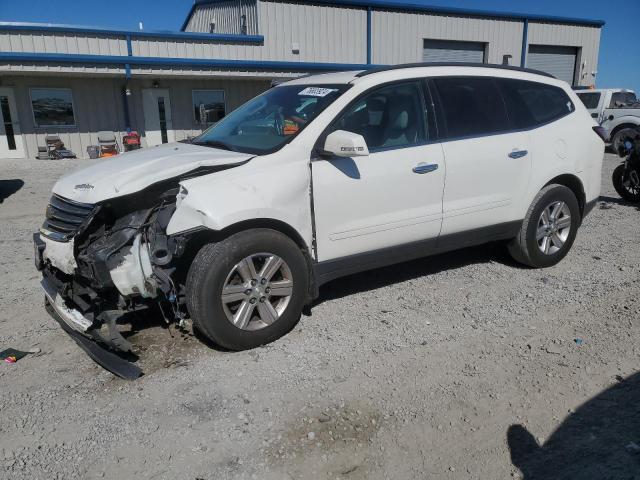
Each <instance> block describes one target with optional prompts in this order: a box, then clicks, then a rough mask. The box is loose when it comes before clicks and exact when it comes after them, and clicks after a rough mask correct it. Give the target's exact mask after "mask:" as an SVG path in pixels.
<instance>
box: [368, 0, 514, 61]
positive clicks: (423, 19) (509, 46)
mask: <svg viewBox="0 0 640 480" xmlns="http://www.w3.org/2000/svg"><path fill="white" fill-rule="evenodd" d="M372 27H373V28H372V49H373V51H372V55H373V58H372V62H373V63H381V64H397V63H411V62H419V61H421V60H422V47H423V41H424V40H425V39H431V40H460V41H468V42H482V43H486V44H488V46H487V55H486V61H487V62H488V63H498V64H500V63H502V59H503V56H504V55H511V57H512V58H511V62H510V64H511V65H520V53H521V50H522V32H523V28H524V26H523V22H522V21H517V20H507V19H489V18H471V17H464V16H452V15H434V14H424V13H411V12H397V11H391V10H374V12H373V15H372Z"/></svg>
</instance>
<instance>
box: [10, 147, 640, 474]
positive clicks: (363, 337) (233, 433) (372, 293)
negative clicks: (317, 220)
mask: <svg viewBox="0 0 640 480" xmlns="http://www.w3.org/2000/svg"><path fill="white" fill-rule="evenodd" d="M81 163H82V162H81V161H59V162H43V161H33V160H32V161H24V160H23V161H12V160H9V161H6V160H3V161H1V162H0V165H1V166H2V173H1V174H0V192H5V194H4V195H2V197H4V196H6V194H7V193H10V192H11V191H13V190H16V189H17V188H19V189H18V190H17V191H16V192H15V193H13V194H11V195H10V196H9V197H8V198H6V199H5V200H4V201H3V202H2V203H0V349H2V348H7V347H13V348H18V349H28V348H31V347H38V348H40V349H41V353H40V354H38V355H31V356H29V357H26V358H25V359H23V360H21V361H19V362H18V363H17V364H15V365H9V364H6V363H0V478H7V479H9V478H11V479H12V480H16V479H29V480H33V479H93V478H136V479H191V480H195V479H203V480H204V479H207V480H209V479H226V478H234V479H235V478H239V479H241V478H259V479H274V480H275V479H278V480H280V479H297V478H314V479H325V478H331V479H336V478H339V479H342V478H345V479H378V478H390V479H414V478H429V479H457V478H477V479H498V478H510V477H514V478H527V479H547V478H549V479H550V478H553V479H556V478H573V479H577V478H579V479H598V480H601V479H604V478H608V479H623V478H624V479H632V478H635V479H640V473H639V472H640V453H639V451H640V413H639V408H638V405H640V379H639V377H640V374H636V372H637V371H638V354H639V352H640V349H639V347H638V345H637V338H638V333H639V324H640V295H639V292H640V289H639V287H638V273H639V270H640V266H639V265H640V248H638V240H639V239H640V221H639V218H640V211H639V209H638V208H637V207H635V206H632V205H628V204H624V203H623V202H621V201H620V199H619V198H618V196H617V195H616V194H615V193H614V192H613V189H612V187H611V181H610V174H611V171H612V170H613V168H614V167H615V166H616V165H617V158H616V157H614V156H611V155H607V157H606V161H605V167H604V171H603V176H602V178H603V197H602V200H603V202H602V203H599V205H598V207H596V209H595V210H594V211H593V213H592V214H591V215H590V216H589V217H588V218H587V219H586V221H585V223H584V225H583V227H582V229H581V231H580V233H579V234H578V238H577V240H576V243H575V245H574V247H573V250H572V251H571V253H570V254H569V255H568V257H567V258H566V259H565V260H564V261H563V262H561V263H560V264H559V265H557V266H555V267H553V268H549V269H545V270H529V269H524V268H520V267H519V266H517V265H515V264H514V263H513V262H511V261H510V260H509V259H508V257H507V256H506V255H505V253H504V250H503V248H502V247H501V246H500V245H489V246H482V247H478V248H472V249H466V250H462V251H458V252H454V253H450V254H446V255H440V256H437V257H432V258H427V259H423V260H420V261H415V262H411V263H406V264H402V265H397V266H394V267H389V268H383V269H379V270H375V271H372V272H368V273H363V274H359V275H354V276H351V277H348V278H345V279H341V280H338V281H334V282H332V283H331V284H329V285H327V286H325V287H324V288H323V289H322V292H321V293H322V295H321V298H320V299H319V301H318V304H317V305H316V306H315V307H314V308H313V310H312V316H309V317H306V316H305V317H303V318H302V320H301V321H300V323H299V325H298V327H297V328H296V329H295V330H294V331H293V332H291V333H290V334H289V335H287V336H286V337H284V338H283V339H281V340H279V341H277V342H275V343H274V344H272V345H268V346H266V347H263V348H259V349H256V350H253V351H248V352H241V353H228V352H221V351H217V350H213V349H210V348H208V347H206V346H204V345H203V344H201V343H200V342H199V341H198V340H197V339H194V338H193V336H192V335H191V334H190V330H189V329H187V330H186V331H183V332H181V331H177V330H176V329H175V328H170V329H167V328H165V327H163V326H162V325H161V324H160V323H158V322H156V321H155V320H154V319H151V320H147V321H145V322H144V323H143V324H142V325H141V326H140V327H139V328H138V329H137V331H136V333H135V334H134V336H133V339H134V341H135V342H136V343H138V344H139V345H141V346H142V347H143V353H142V356H141V360H140V363H141V365H142V366H143V368H144V370H145V372H146V375H145V376H144V377H142V378H141V379H140V380H138V381H135V382H126V381H123V380H119V379H117V378H114V377H113V376H112V375H111V374H109V373H107V372H105V371H104V370H102V369H101V368H99V367H97V366H96V365H95V364H94V363H93V362H91V361H90V360H89V359H88V357H86V355H85V354H84V353H83V352H82V351H81V350H80V349H79V348H78V347H77V346H76V345H75V343H74V342H73V341H72V340H71V339H70V338H69V337H68V336H67V335H66V334H64V333H63V332H62V331H61V329H60V328H59V327H58V326H57V324H56V323H55V322H54V320H53V319H51V318H50V317H49V316H48V315H47V314H46V313H45V311H44V309H43V307H42V293H41V292H40V291H39V285H38V280H39V275H38V273H37V272H36V271H35V269H34V267H33V261H32V246H31V241H30V237H31V234H32V232H33V231H35V230H36V228H37V227H38V226H39V224H40V223H41V221H42V218H43V213H44V208H45V205H46V203H47V200H48V197H49V190H50V188H51V186H52V184H53V182H54V181H55V179H56V178H58V177H59V176H60V175H62V174H63V173H64V172H66V171H68V170H69V169H71V168H74V167H76V166H78V165H79V164H81ZM7 180H20V182H18V181H11V182H9V181H7ZM21 182H24V184H23V185H21Z"/></svg>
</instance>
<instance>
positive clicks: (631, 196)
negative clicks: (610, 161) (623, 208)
mask: <svg viewBox="0 0 640 480" xmlns="http://www.w3.org/2000/svg"><path fill="white" fill-rule="evenodd" d="M624 175H625V166H624V164H621V165H618V166H617V167H616V169H615V170H614V171H613V175H611V181H612V182H613V188H615V189H616V192H618V195H620V196H621V197H622V199H623V200H626V201H627V202H633V203H640V172H638V170H635V169H630V170H629V171H628V172H627V178H624Z"/></svg>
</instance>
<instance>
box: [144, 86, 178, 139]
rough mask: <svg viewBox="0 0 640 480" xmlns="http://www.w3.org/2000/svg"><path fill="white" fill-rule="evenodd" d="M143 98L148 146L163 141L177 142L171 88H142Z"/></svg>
mask: <svg viewBox="0 0 640 480" xmlns="http://www.w3.org/2000/svg"><path fill="white" fill-rule="evenodd" d="M142 99H143V107H144V128H145V137H146V139H147V146H148V147H155V146H156V145H161V144H163V143H170V142H175V141H176V138H175V132H174V131H173V122H172V118H171V100H170V98H169V90H168V89H165V88H145V89H143V90H142Z"/></svg>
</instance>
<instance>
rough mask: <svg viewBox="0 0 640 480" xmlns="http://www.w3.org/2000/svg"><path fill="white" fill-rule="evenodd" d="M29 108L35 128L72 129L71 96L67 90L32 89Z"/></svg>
mask: <svg viewBox="0 0 640 480" xmlns="http://www.w3.org/2000/svg"><path fill="white" fill-rule="evenodd" d="M31 108H32V110H33V119H34V122H35V125H36V127H53V126H57V127H59V126H63V127H73V126H75V124H76V120H75V116H74V114H73V95H72V94H71V89H69V88H32V89H31Z"/></svg>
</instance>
